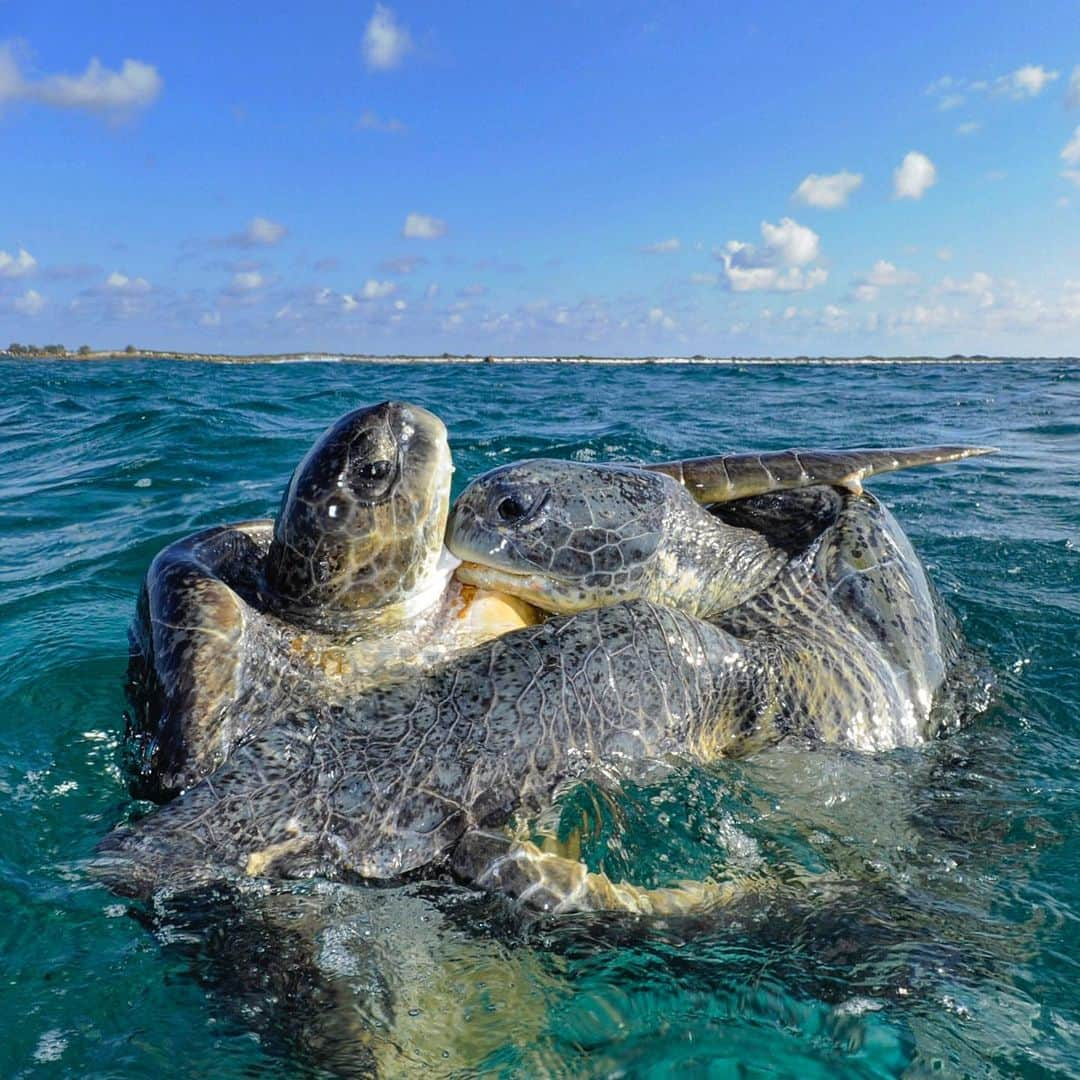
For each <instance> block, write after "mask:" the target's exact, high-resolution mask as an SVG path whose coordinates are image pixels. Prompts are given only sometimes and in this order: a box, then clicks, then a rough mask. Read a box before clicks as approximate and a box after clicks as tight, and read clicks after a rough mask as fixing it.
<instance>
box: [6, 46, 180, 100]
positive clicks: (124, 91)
mask: <svg viewBox="0 0 1080 1080" xmlns="http://www.w3.org/2000/svg"><path fill="white" fill-rule="evenodd" d="M163 85H164V84H163V81H162V78H161V76H160V75H159V74H158V71H157V68H155V67H154V66H153V65H152V64H146V63H143V61H141V60H125V61H124V62H123V64H122V65H121V67H120V70H119V71H112V70H110V69H109V68H107V67H105V66H104V65H103V64H102V63H101V61H100V60H99V59H98V58H97V57H96V56H95V57H93V58H92V59H91V60H90V62H89V63H88V64H87V65H86V70H85V71H84V72H83V73H82V74H81V75H47V76H45V77H44V78H40V79H28V78H26V77H25V76H24V75H23V73H22V71H21V69H20V65H19V60H18V57H17V56H16V51H15V48H14V44H13V43H12V42H5V43H4V44H3V45H0V104H3V103H4V102H7V101H28V102H34V103H36V104H39V105H48V106H52V107H53V108H57V109H82V110H84V111H86V112H91V113H98V114H102V115H111V116H114V117H119V116H123V115H126V114H128V113H131V112H134V111H135V110H137V109H145V108H147V107H149V106H150V105H152V104H153V103H154V102H155V101H156V100H157V98H158V95H159V94H160V93H161V88H162V86H163Z"/></svg>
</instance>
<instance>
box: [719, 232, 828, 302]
mask: <svg viewBox="0 0 1080 1080" xmlns="http://www.w3.org/2000/svg"><path fill="white" fill-rule="evenodd" d="M761 236H762V239H763V241H764V244H763V246H762V247H760V248H758V247H755V246H754V245H753V244H744V243H743V242H742V241H740V240H729V241H728V242H727V243H726V244H725V245H724V247H723V249H722V250H721V251H718V252H715V253H714V254H715V255H716V258H718V259H719V260H720V261H721V262H722V263H723V264H724V273H725V276H726V278H727V283H728V286H729V287H730V288H731V289H732V290H733V291H734V292H755V291H758V290H769V291H773V292H797V291H801V290H803V289H813V288H815V287H816V286H818V285H822V284H824V283H825V281H826V280H827V279H828V276H829V274H828V271H827V270H824V269H822V268H820V267H817V268H814V269H811V270H807V271H805V272H804V271H803V269H802V268H803V267H804V266H806V265H807V264H808V263H811V262H813V261H814V260H815V259H816V258H817V257H818V255H819V254H820V250H821V241H820V237H819V236H818V234H817V233H816V232H814V230H813V229H810V228H807V226H805V225H800V224H799V223H798V222H797V221H794V220H792V219H791V218H781V219H780V223H779V224H778V225H773V224H772V223H771V222H768V221H763V222H762V223H761Z"/></svg>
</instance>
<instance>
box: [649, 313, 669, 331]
mask: <svg viewBox="0 0 1080 1080" xmlns="http://www.w3.org/2000/svg"><path fill="white" fill-rule="evenodd" d="M648 320H649V322H650V324H651V325H653V326H659V327H660V328H661V329H662V330H674V329H675V320H674V319H673V318H672V317H671V316H670V315H668V314H667V313H666V312H665V311H664V309H663V308H659V307H654V308H649V314H648Z"/></svg>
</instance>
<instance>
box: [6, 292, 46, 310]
mask: <svg viewBox="0 0 1080 1080" xmlns="http://www.w3.org/2000/svg"><path fill="white" fill-rule="evenodd" d="M11 306H12V307H13V308H14V309H15V310H16V311H17V312H18V313H19V314H20V315H40V314H41V312H42V311H43V310H44V308H45V297H44V296H42V295H41V293H39V292H38V291H37V290H36V289H27V290H26V292H24V293H23V294H22V296H16V297H15V299H14V300H13V301H12V302H11Z"/></svg>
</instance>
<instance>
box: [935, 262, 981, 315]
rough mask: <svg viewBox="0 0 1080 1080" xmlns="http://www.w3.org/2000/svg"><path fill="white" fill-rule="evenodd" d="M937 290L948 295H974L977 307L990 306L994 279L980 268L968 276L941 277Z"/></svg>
mask: <svg viewBox="0 0 1080 1080" xmlns="http://www.w3.org/2000/svg"><path fill="white" fill-rule="evenodd" d="M938 290H939V291H940V292H942V293H944V294H946V295H950V296H971V297H974V299H975V300H976V302H977V303H978V305H979V307H984V308H985V307H991V306H992V305H993V303H994V291H993V290H994V279H993V278H992V277H991V276H990V275H989V274H987V273H985V272H984V271H982V270H977V271H975V273H974V274H972V275H971V277H968V278H959V279H958V278H952V277H945V278H942V279H941V284H940V285H939V286H938Z"/></svg>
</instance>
